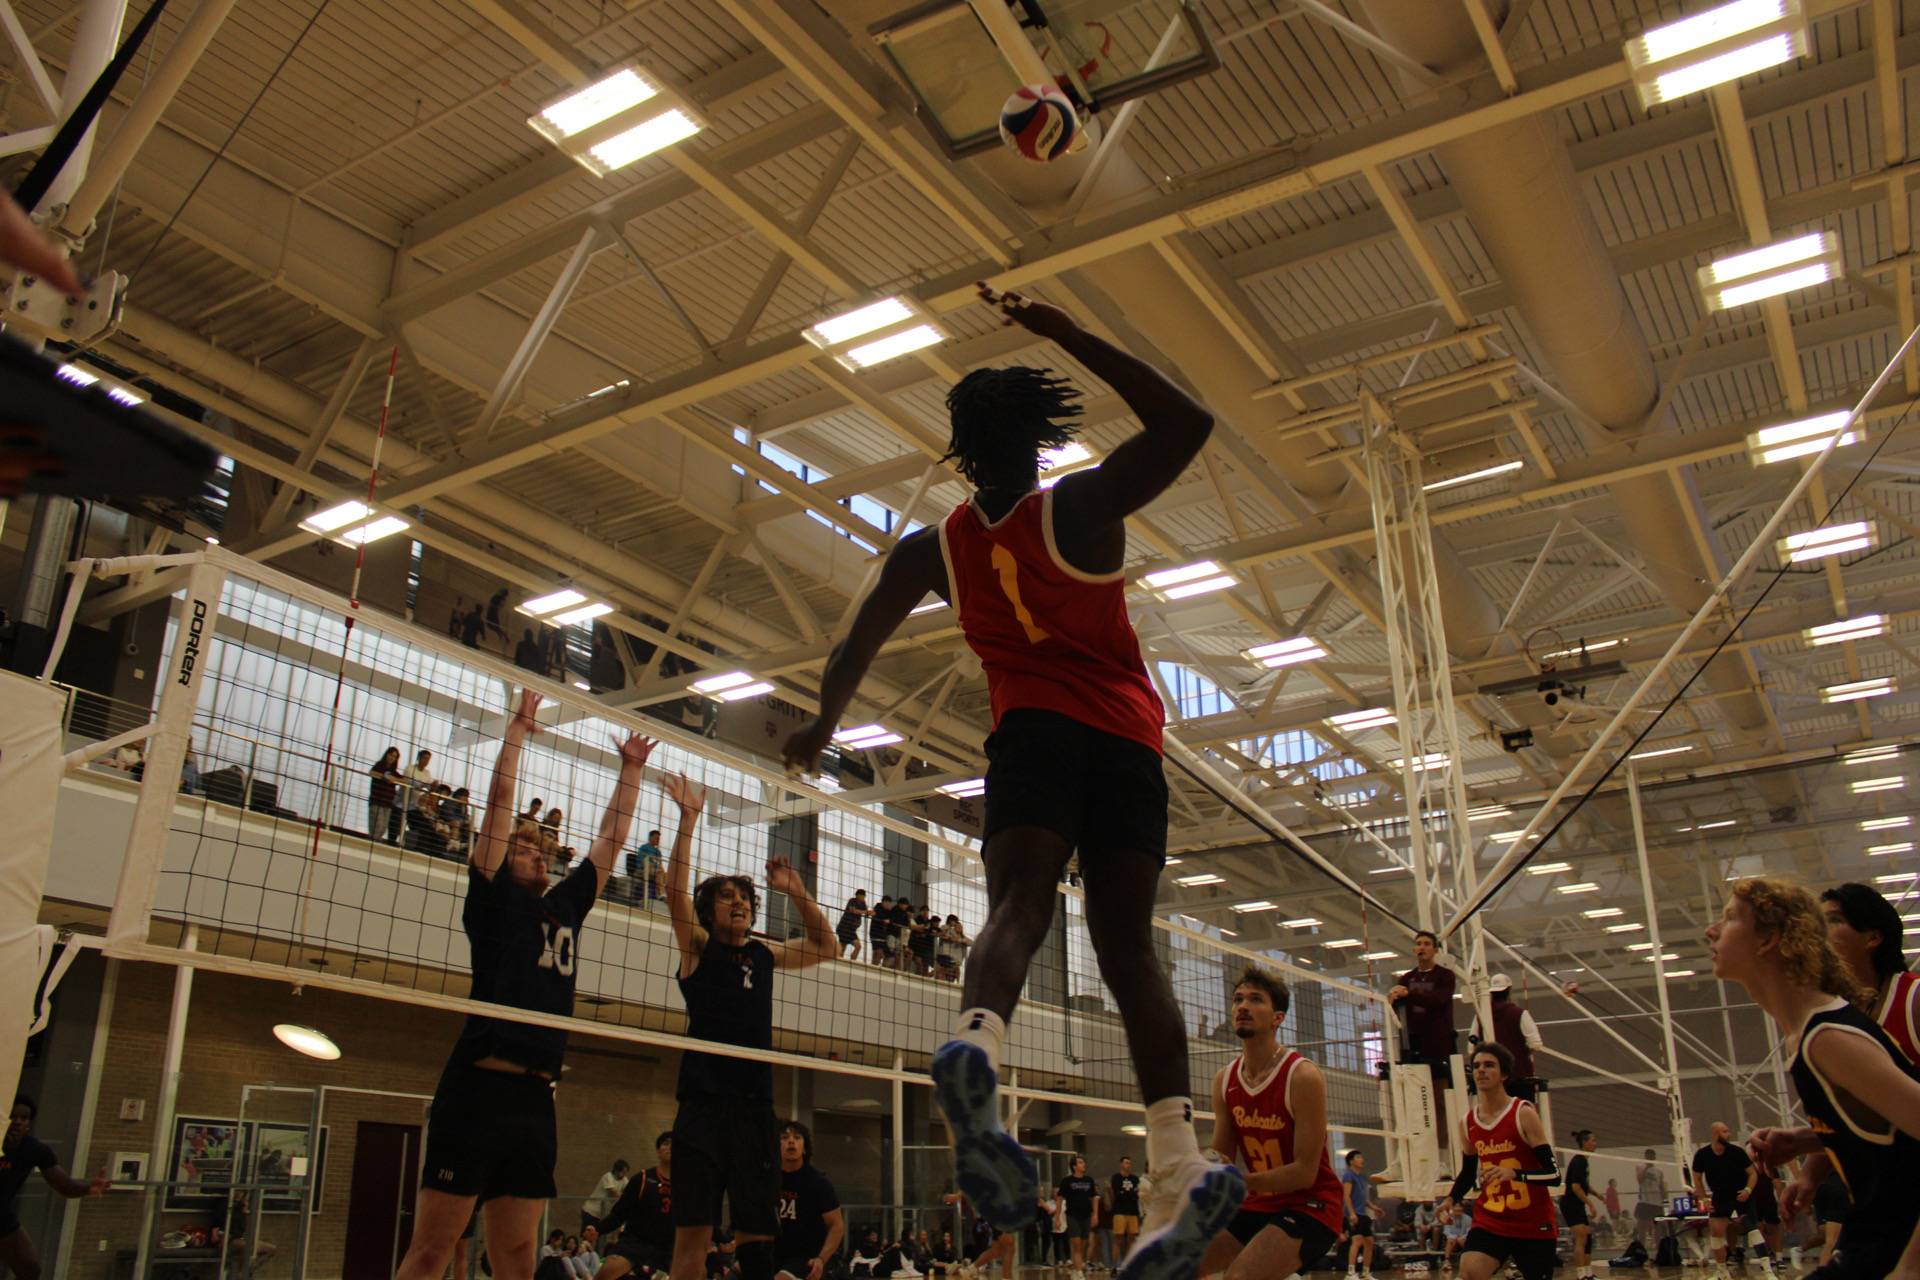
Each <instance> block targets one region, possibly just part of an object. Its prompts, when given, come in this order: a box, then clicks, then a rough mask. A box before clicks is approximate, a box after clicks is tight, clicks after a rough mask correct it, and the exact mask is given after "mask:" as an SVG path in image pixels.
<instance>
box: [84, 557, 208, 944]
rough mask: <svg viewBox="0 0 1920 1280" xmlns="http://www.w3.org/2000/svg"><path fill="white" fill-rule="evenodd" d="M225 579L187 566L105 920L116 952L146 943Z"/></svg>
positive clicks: (205, 569)
mask: <svg viewBox="0 0 1920 1280" xmlns="http://www.w3.org/2000/svg"><path fill="white" fill-rule="evenodd" d="M226 578H227V575H226V571H225V570H224V569H221V568H220V567H219V566H217V565H214V564H209V563H207V562H206V561H205V560H204V559H203V560H201V561H199V562H198V563H196V564H194V566H193V567H192V568H191V569H189V570H188V572H187V580H186V590H185V592H184V593H183V594H182V595H181V596H180V598H179V601H178V603H177V604H176V606H175V610H174V622H175V627H174V640H173V651H172V652H171V653H170V654H168V655H167V665H166V667H165V668H164V672H165V675H164V679H165V680H166V685H165V687H164V688H163V689H162V690H161V693H160V706H159V710H158V711H157V712H156V713H155V715H154V727H153V733H152V735H151V736H149V738H148V739H147V752H146V768H145V772H144V773H143V774H142V776H141V779H140V798H139V799H138V800H137V801H136V802H135V803H134V807H133V823H132V827H131V829H130V830H129V831H128V833H127V853H126V858H125V860H124V861H123V862H122V863H121V866H120V884H119V887H118V888H117V889H116V890H115V892H114V896H113V913H112V915H111V916H109V917H108V920H107V946H108V948H109V949H110V950H111V949H113V948H118V947H127V946H138V945H140V944H141V943H144V942H145V941H146V940H147V924H148V920H149V918H150V917H151V916H152V914H153V900H154V895H155V892H156V890H157V889H158V886H159V883H160V867H161V864H162V863H163V862H164V861H165V860H166V853H167V832H168V830H169V829H170V828H171V826H172V822H173V806H174V799H175V797H176V795H177V794H178V792H179V789H180V769H181V766H182V764H184V763H185V761H186V757H187V745H188V740H189V736H190V731H191V729H192V725H193V712H194V705H195V702H196V700H197V699H198V697H199V694H200V685H201V681H202V679H203V677H204V676H205V674H206V670H207V666H208V658H209V657H210V655H211V652H212V644H213V634H214V627H215V624H216V622H217V621H218V619H219V617H220V595H221V590H222V588H223V587H224V586H225V585H226Z"/></svg>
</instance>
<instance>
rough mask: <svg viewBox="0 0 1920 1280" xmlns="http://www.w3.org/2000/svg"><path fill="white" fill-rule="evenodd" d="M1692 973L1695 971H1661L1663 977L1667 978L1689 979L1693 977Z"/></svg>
mask: <svg viewBox="0 0 1920 1280" xmlns="http://www.w3.org/2000/svg"><path fill="white" fill-rule="evenodd" d="M1694 972H1695V971H1694V970H1692V969H1666V970H1662V973H1663V974H1664V975H1665V976H1666V977H1669V978H1691V977H1692V976H1693V975H1694Z"/></svg>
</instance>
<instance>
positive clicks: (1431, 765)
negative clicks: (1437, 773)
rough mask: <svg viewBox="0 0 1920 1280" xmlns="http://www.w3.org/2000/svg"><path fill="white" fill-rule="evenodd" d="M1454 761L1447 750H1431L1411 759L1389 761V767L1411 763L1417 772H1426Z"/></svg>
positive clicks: (1442, 767) (1395, 767)
mask: <svg viewBox="0 0 1920 1280" xmlns="http://www.w3.org/2000/svg"><path fill="white" fill-rule="evenodd" d="M1452 763H1453V760H1452V758H1451V757H1450V756H1448V755H1447V753H1446V752H1444V751H1429V752H1428V753H1427V754H1426V755H1423V756H1415V757H1413V758H1412V759H1411V760H1404V759H1402V760H1392V761H1389V762H1388V764H1387V767H1388V768H1389V769H1398V768H1400V767H1402V766H1403V765H1411V766H1412V768H1413V771H1414V772H1415V773H1425V772H1426V771H1427V770H1429V769H1444V768H1446V767H1447V766H1448V765H1450V764H1452Z"/></svg>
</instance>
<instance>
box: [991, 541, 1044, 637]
mask: <svg viewBox="0 0 1920 1280" xmlns="http://www.w3.org/2000/svg"><path fill="white" fill-rule="evenodd" d="M993 569H994V572H995V573H998V574H999V575H1000V590H1002V591H1004V592H1006V594H1007V601H1008V603H1010V604H1012V605H1013V616H1014V617H1016V618H1018V619H1020V625H1021V626H1022V627H1023V628H1025V629H1026V633H1027V643H1028V644H1039V643H1040V642H1041V641H1042V640H1045V639H1046V638H1047V633H1046V632H1044V631H1042V630H1041V629H1040V628H1039V626H1037V625H1036V624H1035V623H1034V620H1033V615H1032V614H1031V613H1029V612H1028V611H1027V606H1026V605H1025V604H1023V603H1022V602H1021V600H1020V566H1019V564H1018V563H1016V562H1015V561H1014V558H1013V552H1011V551H1009V550H1007V549H1006V548H1005V547H1003V546H1000V545H998V544H996V545H995V546H994V548H993Z"/></svg>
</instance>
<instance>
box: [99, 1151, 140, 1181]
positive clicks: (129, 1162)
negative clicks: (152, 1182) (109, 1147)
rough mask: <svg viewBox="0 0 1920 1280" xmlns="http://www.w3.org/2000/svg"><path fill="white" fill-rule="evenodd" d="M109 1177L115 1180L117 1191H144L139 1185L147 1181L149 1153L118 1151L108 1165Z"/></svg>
mask: <svg viewBox="0 0 1920 1280" xmlns="http://www.w3.org/2000/svg"><path fill="white" fill-rule="evenodd" d="M107 1177H109V1178H110V1179H112V1180H113V1189H114V1190H115V1191H144V1190H145V1188H144V1187H142V1186H140V1185H139V1184H140V1183H142V1182H145V1181H146V1180H147V1153H146V1152H144V1151H116V1152H114V1153H113V1158H112V1160H111V1162H109V1163H108V1165H107Z"/></svg>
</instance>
